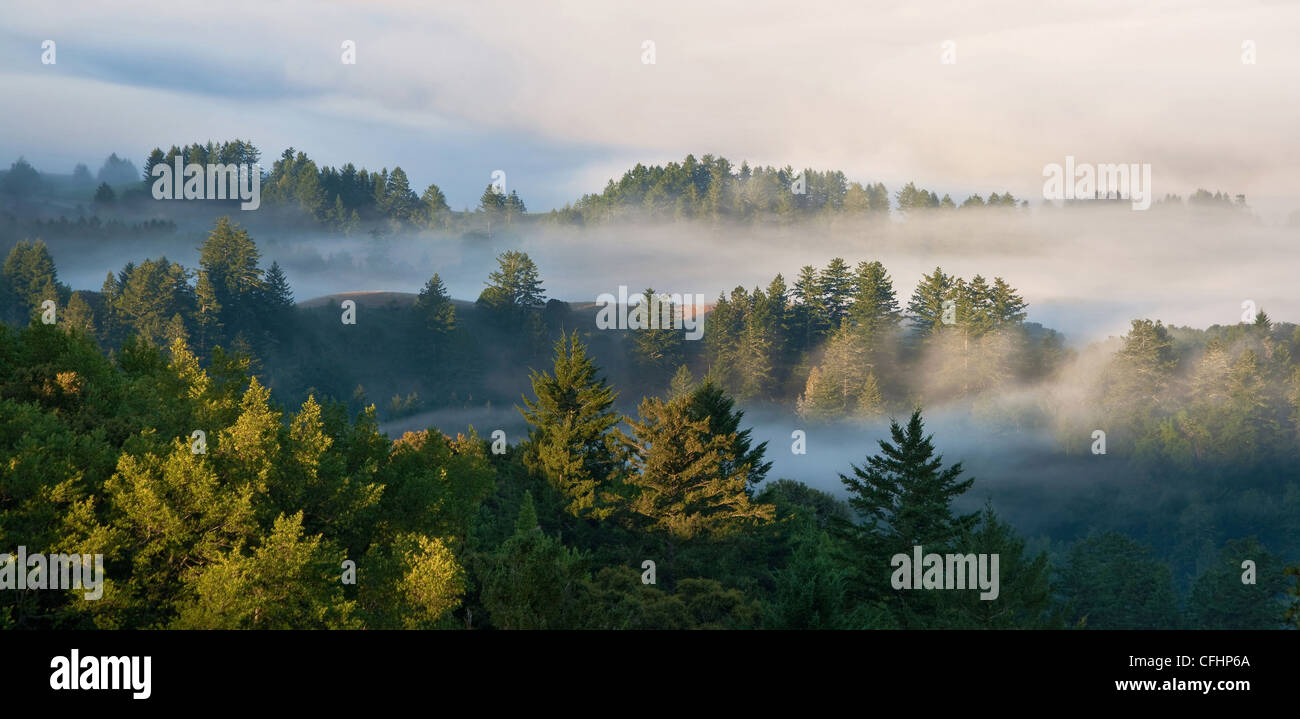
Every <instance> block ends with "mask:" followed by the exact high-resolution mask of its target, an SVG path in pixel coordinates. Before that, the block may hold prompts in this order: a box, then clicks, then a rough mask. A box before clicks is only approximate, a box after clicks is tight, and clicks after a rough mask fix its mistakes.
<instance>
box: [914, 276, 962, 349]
mask: <svg viewBox="0 0 1300 719" xmlns="http://www.w3.org/2000/svg"><path fill="white" fill-rule="evenodd" d="M955 280H956V278H954V277H953V276H951V275H946V274H944V272H943V269H941V268H939V267H936V268H934V272H933V273H931V274H928V275H922V276H921V282H920V283H919V284H918V285H917V286H916V290H915V291H914V292H913V293H912V301H911V302H909V303H908V305H907V312H908V317H909V319H910V320H911V323H912V327H913V329H914V330H915V331H917V332H918V333H920V334H921V335H922V336H925V335H931V334H935V333H937V332H938V331H939V330H940V329H942V327H943V313H944V301H945V300H948V299H950V297H951V293H952V289H953V287H954V284H955Z"/></svg>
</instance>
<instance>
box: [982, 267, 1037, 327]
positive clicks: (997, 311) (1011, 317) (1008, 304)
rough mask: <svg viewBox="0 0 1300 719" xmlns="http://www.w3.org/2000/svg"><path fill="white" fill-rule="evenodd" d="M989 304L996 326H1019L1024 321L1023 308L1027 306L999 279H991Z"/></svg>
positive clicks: (1009, 286)
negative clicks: (991, 287) (991, 286)
mask: <svg viewBox="0 0 1300 719" xmlns="http://www.w3.org/2000/svg"><path fill="white" fill-rule="evenodd" d="M989 302H990V305H991V309H992V312H993V318H994V320H995V322H996V323H997V324H998V325H1005V324H1019V323H1020V322H1023V321H1024V319H1025V308H1026V307H1028V304H1027V303H1026V302H1025V300H1024V299H1023V298H1022V297H1021V296H1020V295H1018V294H1016V291H1015V290H1014V289H1012V287H1011V285H1008V284H1007V283H1006V282H1005V281H1004V280H1003V279H1002V278H1001V277H994V278H993V289H992V290H990V292H989Z"/></svg>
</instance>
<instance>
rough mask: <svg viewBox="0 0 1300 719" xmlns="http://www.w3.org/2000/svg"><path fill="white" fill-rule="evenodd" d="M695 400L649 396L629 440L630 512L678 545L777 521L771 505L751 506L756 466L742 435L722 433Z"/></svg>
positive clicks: (643, 402)
mask: <svg viewBox="0 0 1300 719" xmlns="http://www.w3.org/2000/svg"><path fill="white" fill-rule="evenodd" d="M692 405H693V396H692V397H684V398H679V399H676V400H673V401H671V402H667V403H665V402H664V401H663V400H660V399H658V398H655V397H649V398H646V399H645V400H644V401H642V403H641V406H640V408H639V417H638V418H637V419H634V420H629V421H628V424H629V426H630V427H631V430H632V432H631V435H630V436H626V437H625V441H626V443H627V447H628V449H629V450H630V452H631V457H632V460H631V464H632V468H633V469H634V470H635V472H634V473H633V474H632V475H630V476H629V478H628V483H629V484H631V485H632V488H633V489H634V490H635V492H636V495H635V497H634V498H633V499H632V501H631V504H630V507H629V509H630V510H631V512H632V513H633V515H634V516H635V517H637V518H639V520H640V522H641V523H642V524H643V525H644V526H645V527H647V528H649V529H651V530H653V531H655V532H658V533H661V534H662V535H664V536H665V537H666V538H667V540H668V543H669V544H668V547H669V549H668V551H669V555H670V556H669V557H668V559H669V561H671V559H672V554H673V547H674V546H675V544H676V542H678V541H681V540H687V539H691V538H693V537H698V536H702V535H711V534H718V533H725V532H728V531H731V530H734V529H739V528H740V527H743V526H746V525H750V524H753V523H756V522H761V521H764V520H766V519H771V517H772V507H771V505H761V504H755V503H753V502H751V501H750V496H749V493H748V491H747V490H748V480H749V477H750V474H751V472H752V471H753V467H752V466H751V465H750V464H749V463H744V462H742V461H741V460H742V458H741V457H739V456H737V454H736V451H735V447H736V442H737V436H736V435H734V434H732V435H726V434H715V433H714V432H712V431H711V429H710V417H709V416H699V415H697V414H696V413H695V412H694V408H693V406H692Z"/></svg>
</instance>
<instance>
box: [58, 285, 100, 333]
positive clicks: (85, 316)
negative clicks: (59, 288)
mask: <svg viewBox="0 0 1300 719" xmlns="http://www.w3.org/2000/svg"><path fill="white" fill-rule="evenodd" d="M84 294H85V293H83V292H73V293H72V298H71V299H70V300H68V307H67V309H66V310H64V312H63V315H62V316H61V317H60V318H59V319H60V320H62V322H63V324H64V325H65V326H67V327H70V328H74V329H77V330H79V331H81V332H84V333H86V334H87V335H89V336H91V337H94V336H95V313H94V311H93V310H91V309H90V304H89V303H87V302H86V300H85V297H84Z"/></svg>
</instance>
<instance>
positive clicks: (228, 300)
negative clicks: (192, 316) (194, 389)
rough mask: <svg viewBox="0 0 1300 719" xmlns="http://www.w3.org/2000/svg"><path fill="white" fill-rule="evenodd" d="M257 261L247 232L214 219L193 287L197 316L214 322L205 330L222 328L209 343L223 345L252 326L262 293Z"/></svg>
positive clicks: (200, 256) (229, 222)
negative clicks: (228, 338)
mask: <svg viewBox="0 0 1300 719" xmlns="http://www.w3.org/2000/svg"><path fill="white" fill-rule="evenodd" d="M260 258H261V255H260V254H259V253H258V251H257V245H256V244H255V243H254V242H253V238H252V237H250V236H249V234H248V231H247V230H243V229H240V228H239V227H238V225H236V224H235V223H233V222H231V220H230V218H229V217H221V218H218V219H217V222H216V224H215V226H214V227H213V229H212V231H211V232H210V233H208V238H207V240H205V241H204V243H203V246H202V247H201V248H200V249H199V284H198V285H197V287H196V292H197V293H198V304H199V313H200V315H203V314H215V315H216V317H215V319H216V320H217V321H216V322H207V328H208V329H209V330H212V329H215V328H216V327H217V326H220V328H221V334H219V335H214V336H212V337H209V338H206V339H207V341H208V342H212V343H217V342H221V341H224V340H225V339H226V338H227V337H234V336H235V335H236V334H238V333H239V332H241V331H247V330H250V329H252V328H253V326H254V325H255V323H256V320H255V318H256V317H257V316H258V314H259V312H258V310H259V307H258V305H259V301H260V300H261V297H262V289H263V279H262V271H261V270H260V269H259V268H258V266H257V263H258V260H259V259H260ZM200 324H201V325H202V324H204V322H203V321H201V322H200Z"/></svg>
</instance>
